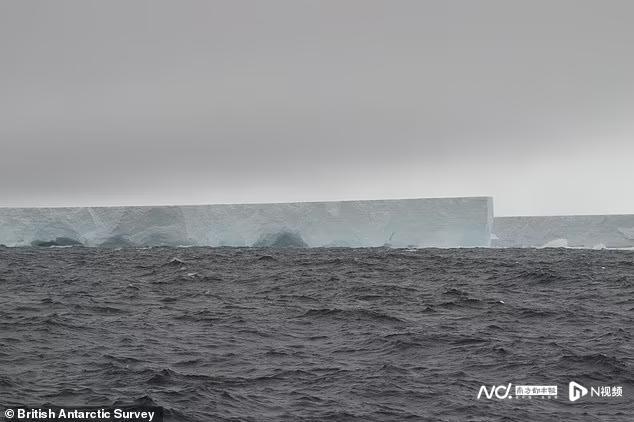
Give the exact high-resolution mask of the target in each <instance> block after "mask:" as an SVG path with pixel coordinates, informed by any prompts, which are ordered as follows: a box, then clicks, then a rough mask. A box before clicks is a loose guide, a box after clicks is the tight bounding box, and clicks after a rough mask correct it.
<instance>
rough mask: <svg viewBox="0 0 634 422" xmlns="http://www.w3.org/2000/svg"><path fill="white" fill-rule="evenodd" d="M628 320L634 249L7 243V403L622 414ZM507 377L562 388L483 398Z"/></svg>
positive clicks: (0, 303) (191, 417)
mask: <svg viewBox="0 0 634 422" xmlns="http://www.w3.org/2000/svg"><path fill="white" fill-rule="evenodd" d="M174 258H177V260H175V259H174ZM633 321H634V253H633V252H628V251H589V250H565V249H543V250H531V249H523V250H512V249H508V250H496V249H460V250H451V249H446V250H438V249H427V250H417V251H413V250H412V251H410V250H394V249H392V250H390V249H288V250H284V249H277V250H276V249H238V248H181V249H174V248H154V249H145V250H134V249H131V250H118V251H117V250H105V249H101V250H100V249H88V248H81V247H80V248H66V249H61V248H60V249H56V248H52V249H46V248H43V249H33V248H20V249H17V248H16V249H8V248H0V405H2V406H7V405H12V406H15V405H19V404H24V405H28V406H37V405H42V404H46V403H48V404H55V405H60V406H70V405H74V406H80V405H82V406H84V405H95V406H107V405H112V404H122V403H123V404H135V403H136V404H154V405H158V406H162V407H164V408H165V409H166V413H167V420H174V421H216V420H240V421H243V420H244V421H251V420H253V421H269V420H270V421H277V420H288V421H294V420H344V421H388V420H390V421H403V420H423V421H424V420H434V421H436V420H437V421H488V420H504V421H533V420H535V421H537V420H539V421H551V420H552V421H558V420H562V421H626V420H630V421H631V420H633V416H632V413H633V412H634V406H633V405H632V400H633V399H634V396H633V395H632V394H633V391H634V390H633V388H634V371H633V365H634V343H633V341H632V336H633V333H632V330H633ZM572 380H574V381H577V382H579V383H581V384H583V385H587V386H588V387H589V386H590V385H607V386H622V388H623V397H622V398H617V397H611V398H601V399H588V397H585V398H583V399H581V400H579V401H577V402H575V403H572V402H570V401H569V400H568V389H567V386H568V382H569V381H572ZM509 382H511V383H513V384H518V383H519V384H537V385H551V384H555V385H558V387H559V396H558V397H557V398H556V399H542V398H533V399H531V400H528V399H505V400H498V399H493V400H486V399H484V398H482V399H480V400H477V399H476V396H477V393H478V390H479V388H480V386H481V385H482V384H486V385H487V386H490V385H500V384H507V383H509Z"/></svg>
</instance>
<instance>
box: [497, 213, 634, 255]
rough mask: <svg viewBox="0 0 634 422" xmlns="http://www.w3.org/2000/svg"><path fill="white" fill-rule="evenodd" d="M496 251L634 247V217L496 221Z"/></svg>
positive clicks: (540, 218)
mask: <svg viewBox="0 0 634 422" xmlns="http://www.w3.org/2000/svg"><path fill="white" fill-rule="evenodd" d="M493 233H494V234H493V241H492V246H493V247H515V248H522V247H538V248H539V247H571V248H593V249H600V248H606V247H607V248H631V247H634V215H632V214H629V215H628V214H621V215H566V216H544V217H495V219H494V228H493Z"/></svg>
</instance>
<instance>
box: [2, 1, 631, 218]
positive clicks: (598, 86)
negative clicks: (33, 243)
mask: <svg viewBox="0 0 634 422" xmlns="http://www.w3.org/2000/svg"><path fill="white" fill-rule="evenodd" d="M632 22H634V1H629V0H624V1H610V0H597V1H580V0H574V1H564V0H546V1H539V0H526V1H513V0H499V1H474V0H464V1H449V0H439V1H424V0H415V1H404V0H384V1H371V0H329V1H302V0H288V1H286V0H285V1H280V0H266V1H255V0H253V1H240V0H227V1H187V0H174V1H134V0H132V1H131V0H125V1H112V0H103V1H87V0H77V1H63V0H56V1H44V0H43V1H24V0H14V1H11V0H2V1H1V2H0V206H58V205H87V204H90V205H120V204H136V205H141V204H190V203H191V204H194V203H228V202H281V201H303V200H338V199H373V198H401V197H427V196H463V195H491V196H493V197H494V198H495V200H494V201H495V208H496V214H497V215H529V214H567V213H634V194H633V188H632V185H633V184H634V25H633V24H632Z"/></svg>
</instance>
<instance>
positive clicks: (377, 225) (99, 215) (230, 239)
mask: <svg viewBox="0 0 634 422" xmlns="http://www.w3.org/2000/svg"><path fill="white" fill-rule="evenodd" d="M492 223H493V204H492V199H491V198H488V197H472V198H438V199H403V200H379V201H340V202H305V203H282V204H239V205H238V204H236V205H197V206H159V207H92V208H89V207H85V208H0V244H5V245H7V246H27V245H30V244H31V243H32V242H50V241H54V240H55V239H57V238H67V239H74V240H76V241H78V242H81V243H82V244H84V245H86V246H100V245H103V246H108V247H125V246H160V245H167V246H179V245H200V246H253V245H255V244H262V245H263V244H266V243H267V242H269V243H271V242H272V243H273V244H275V243H276V242H278V243H280V244H281V243H285V242H287V241H288V242H290V241H291V240H292V241H293V242H291V243H293V244H298V245H303V244H305V245H306V246H308V247H319V246H351V247H371V246H383V245H390V246H393V247H410V246H411V247H434V246H435V247H474V246H489V244H490V239H491V228H492ZM289 234H292V235H289ZM275 239H278V240H275ZM289 239H290V240H289ZM258 242H259V243H258ZM300 242H303V244H302V243H300Z"/></svg>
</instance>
